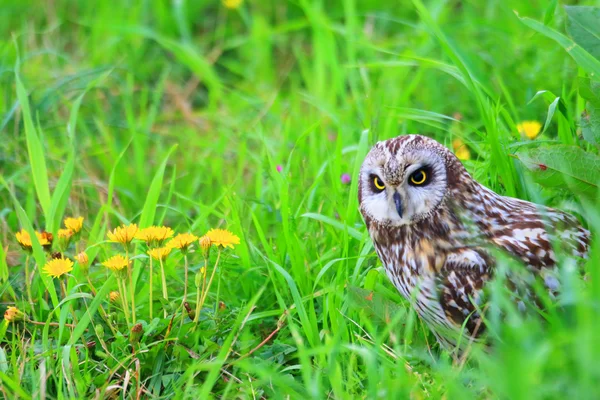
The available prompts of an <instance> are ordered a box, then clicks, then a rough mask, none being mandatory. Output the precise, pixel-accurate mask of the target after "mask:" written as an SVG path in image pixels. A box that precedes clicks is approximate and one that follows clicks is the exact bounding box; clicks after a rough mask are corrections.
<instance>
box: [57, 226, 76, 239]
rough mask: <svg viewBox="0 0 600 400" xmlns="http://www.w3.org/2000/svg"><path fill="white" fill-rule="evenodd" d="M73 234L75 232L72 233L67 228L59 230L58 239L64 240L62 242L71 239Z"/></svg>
mask: <svg viewBox="0 0 600 400" xmlns="http://www.w3.org/2000/svg"><path fill="white" fill-rule="evenodd" d="M74 234H75V232H73V231H72V230H71V229H69V228H67V229H59V230H58V238H59V239H64V240H69V239H71V237H72V236H73V235H74Z"/></svg>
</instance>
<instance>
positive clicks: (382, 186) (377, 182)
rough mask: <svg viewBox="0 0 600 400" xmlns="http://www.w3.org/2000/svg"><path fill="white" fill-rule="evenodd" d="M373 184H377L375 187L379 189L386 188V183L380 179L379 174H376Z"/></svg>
mask: <svg viewBox="0 0 600 400" xmlns="http://www.w3.org/2000/svg"><path fill="white" fill-rule="evenodd" d="M373 184H374V185H375V187H376V188H377V190H383V189H385V185H384V184H383V182H381V180H380V179H379V177H378V176H376V177H375V178H373Z"/></svg>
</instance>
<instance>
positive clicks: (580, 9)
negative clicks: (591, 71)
mask: <svg viewBox="0 0 600 400" xmlns="http://www.w3.org/2000/svg"><path fill="white" fill-rule="evenodd" d="M565 11H566V12H567V33H568V34H569V36H571V37H572V38H573V40H574V41H575V43H577V44H578V45H580V46H581V47H583V48H584V49H585V50H586V51H587V52H588V53H590V54H591V55H592V56H594V57H596V59H598V60H600V8H598V7H589V6H565Z"/></svg>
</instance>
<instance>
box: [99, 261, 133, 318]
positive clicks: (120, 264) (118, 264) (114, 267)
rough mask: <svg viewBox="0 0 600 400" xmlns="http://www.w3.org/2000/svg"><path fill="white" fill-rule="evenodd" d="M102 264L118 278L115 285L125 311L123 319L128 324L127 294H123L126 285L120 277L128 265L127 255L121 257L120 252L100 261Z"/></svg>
mask: <svg viewBox="0 0 600 400" xmlns="http://www.w3.org/2000/svg"><path fill="white" fill-rule="evenodd" d="M102 265H104V266H105V267H106V268H108V269H110V270H111V271H113V272H114V273H116V274H117V278H118V279H117V285H118V286H119V294H120V296H121V298H122V299H123V302H124V304H123V312H124V313H125V320H126V321H127V325H129V310H128V305H127V304H126V303H127V301H126V299H127V296H126V295H125V288H126V285H125V282H124V281H123V279H122V278H123V277H124V274H123V272H124V271H123V270H124V269H125V267H129V257H123V256H122V255H120V254H119V255H116V256H112V257H110V258H109V259H108V260H106V261H104V262H103V263H102ZM132 297H133V292H132ZM134 311H135V310H134Z"/></svg>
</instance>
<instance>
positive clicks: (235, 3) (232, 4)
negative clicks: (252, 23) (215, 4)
mask: <svg viewBox="0 0 600 400" xmlns="http://www.w3.org/2000/svg"><path fill="white" fill-rule="evenodd" d="M243 2H244V0H221V3H223V5H224V6H225V7H226V8H229V9H230V10H235V9H236V8H238V7H239V6H241V5H242V3H243Z"/></svg>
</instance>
